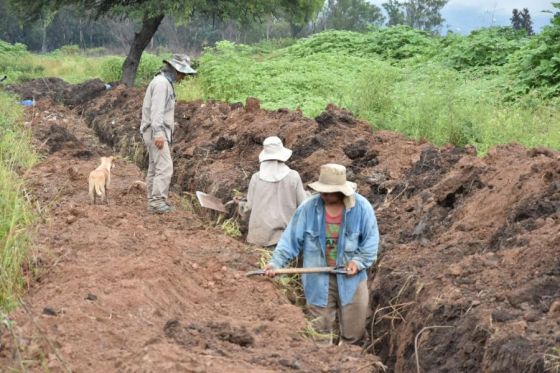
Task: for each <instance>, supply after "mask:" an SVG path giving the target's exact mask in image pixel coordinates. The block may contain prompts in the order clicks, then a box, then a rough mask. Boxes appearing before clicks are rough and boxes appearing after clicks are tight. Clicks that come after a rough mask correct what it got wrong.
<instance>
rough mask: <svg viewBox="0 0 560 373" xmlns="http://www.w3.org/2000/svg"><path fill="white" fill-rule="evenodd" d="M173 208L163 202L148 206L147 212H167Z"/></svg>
mask: <svg viewBox="0 0 560 373" xmlns="http://www.w3.org/2000/svg"><path fill="white" fill-rule="evenodd" d="M174 210H175V209H174V208H173V207H171V206H169V205H168V204H163V205H159V206H151V205H150V206H148V212H150V213H152V214H167V213H168V212H172V211H174Z"/></svg>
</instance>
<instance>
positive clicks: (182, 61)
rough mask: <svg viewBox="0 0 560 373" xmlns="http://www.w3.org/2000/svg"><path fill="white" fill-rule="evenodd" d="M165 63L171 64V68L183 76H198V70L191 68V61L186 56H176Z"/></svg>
mask: <svg viewBox="0 0 560 373" xmlns="http://www.w3.org/2000/svg"><path fill="white" fill-rule="evenodd" d="M163 62H165V63H168V64H170V65H171V67H173V68H174V69H175V70H177V72H180V73H182V74H196V70H195V69H193V68H192V67H191V66H190V63H191V59H190V58H189V56H187V55H186V54H174V55H173V58H171V59H169V60H163Z"/></svg>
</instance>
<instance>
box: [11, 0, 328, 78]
mask: <svg viewBox="0 0 560 373" xmlns="http://www.w3.org/2000/svg"><path fill="white" fill-rule="evenodd" d="M9 1H10V3H11V5H12V6H13V8H14V9H16V11H17V12H18V13H19V14H20V15H22V16H23V17H25V18H26V19H27V20H37V19H41V18H42V17H43V16H44V14H50V13H49V12H55V11H58V10H60V9H62V8H64V7H65V6H72V7H76V8H78V9H81V10H82V11H83V12H85V14H87V16H88V17H89V18H94V19H95V18H98V17H101V16H110V17H114V18H115V17H116V18H119V17H120V18H125V17H128V18H132V19H136V20H139V21H141V27H140V30H139V31H137V32H135V33H134V38H133V40H132V42H131V44H130V50H129V53H128V56H127V58H126V59H125V61H124V63H123V75H122V76H123V82H125V83H126V84H128V85H132V84H133V82H134V78H135V75H136V71H137V69H138V66H139V63H140V58H141V55H142V52H143V51H144V49H145V48H146V46H147V45H148V43H149V42H150V40H151V39H152V37H153V36H154V34H155V32H156V31H157V29H158V27H159V26H160V24H161V22H162V20H163V18H164V15H165V14H172V15H173V16H174V17H175V19H177V20H183V21H185V22H188V21H189V20H190V19H191V18H192V17H193V16H194V15H196V14H199V15H203V16H204V17H206V18H208V19H211V20H212V22H213V23H214V22H216V21H223V20H235V21H238V22H240V23H242V24H249V23H250V22H254V21H262V18H263V17H264V16H265V15H270V14H274V13H275V12H278V11H279V10H280V9H283V10H285V14H288V15H291V16H292V17H293V19H294V21H293V22H294V24H296V23H297V22H302V21H301V19H305V17H306V16H311V15H312V14H313V12H315V11H317V10H318V1H317V0H297V1H296V2H294V1H288V0H272V1H268V0H246V1H242V2H239V1H234V0H188V1H176V0H98V1H95V2H94V3H92V2H91V1H89V0H55V1H51V2H46V1H44V0H25V1H23V0H9ZM302 14H303V15H302ZM296 15H297V16H298V17H300V16H301V19H298V18H297V17H296ZM43 30H44V34H46V26H45V27H43Z"/></svg>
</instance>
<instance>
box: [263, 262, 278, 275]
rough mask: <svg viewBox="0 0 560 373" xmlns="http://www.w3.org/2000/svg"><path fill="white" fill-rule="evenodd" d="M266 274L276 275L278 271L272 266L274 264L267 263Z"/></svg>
mask: <svg viewBox="0 0 560 373" xmlns="http://www.w3.org/2000/svg"><path fill="white" fill-rule="evenodd" d="M263 269H264V274H265V275H266V276H268V277H274V276H276V273H275V272H274V267H273V266H272V264H267V265H265V266H264V268H263Z"/></svg>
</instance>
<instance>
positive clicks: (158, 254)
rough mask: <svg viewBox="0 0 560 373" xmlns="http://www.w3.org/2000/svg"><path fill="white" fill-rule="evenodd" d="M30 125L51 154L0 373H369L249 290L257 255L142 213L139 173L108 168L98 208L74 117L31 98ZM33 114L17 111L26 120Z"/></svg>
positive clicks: (279, 300) (363, 361) (0, 349)
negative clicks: (29, 278) (25, 283)
mask: <svg viewBox="0 0 560 373" xmlns="http://www.w3.org/2000/svg"><path fill="white" fill-rule="evenodd" d="M36 114H37V116H36V117H34V118H31V117H29V119H28V120H29V122H32V123H31V125H32V127H33V130H34V133H35V136H36V139H37V142H38V144H42V147H43V148H45V150H46V151H47V152H48V151H51V153H50V154H49V155H48V156H47V157H46V158H45V159H44V160H43V161H42V162H41V163H40V164H39V165H37V166H36V167H35V168H34V169H33V170H32V171H31V173H30V174H29V183H30V185H31V186H32V188H33V191H34V193H35V194H36V196H37V198H38V202H39V203H40V204H41V205H42V206H48V207H49V208H50V209H51V211H52V213H51V215H50V216H48V217H47V218H46V220H45V221H43V222H41V223H40V224H39V226H38V231H37V233H36V235H35V239H34V245H35V248H36V250H37V252H38V253H39V256H38V260H37V261H38V263H40V266H39V278H38V279H37V282H36V283H33V284H32V286H31V288H30V291H29V294H28V295H27V296H25V297H24V299H23V302H24V306H23V307H22V308H20V309H18V310H17V311H15V312H14V313H13V314H12V315H11V317H12V319H13V320H14V322H15V325H14V327H13V332H14V334H15V335H16V339H15V340H14V339H13V338H12V337H11V336H10V335H9V333H8V331H7V329H2V334H0V336H1V337H2V338H1V339H0V341H1V343H0V366H3V367H4V368H6V369H11V368H14V369H20V368H21V366H24V367H25V368H28V369H29V370H31V371H41V370H43V369H47V370H50V371H75V372H87V371H91V372H110V371H143V372H151V371H153V372H156V371H157V372H160V371H189V372H223V371H225V370H227V371H230V372H264V371H287V370H293V369H299V370H301V371H308V372H317V371H325V372H327V371H343V370H349V369H353V370H354V369H359V368H363V369H364V370H365V369H369V370H367V371H371V370H372V369H373V365H372V364H373V363H374V361H375V358H374V357H373V356H372V355H361V349H360V348H358V347H340V348H336V347H333V348H328V349H319V348H317V347H315V346H314V345H313V343H312V342H310V341H309V340H308V339H306V338H304V337H303V336H302V332H303V330H304V329H305V326H306V322H305V319H304V316H303V313H302V311H301V310H300V309H299V308H298V307H296V306H293V305H291V304H290V303H289V302H288V301H287V299H286V297H285V296H284V295H283V294H281V292H280V291H279V290H278V288H277V287H275V286H274V284H273V283H272V282H271V281H268V280H266V279H260V280H252V279H251V280H249V279H246V278H245V277H244V276H243V272H244V271H246V270H248V269H250V268H253V267H254V266H255V265H256V263H257V261H258V253H256V252H255V251H254V250H252V249H251V248H249V247H247V246H245V245H243V244H241V243H240V242H239V241H236V240H234V239H230V238H228V237H227V236H225V235H224V234H223V232H222V231H221V230H219V229H217V228H212V227H207V224H206V223H204V222H203V221H201V220H200V219H199V218H196V217H195V216H193V215H192V214H191V213H190V212H189V211H187V210H186V209H184V208H182V207H181V203H180V200H178V199H177V198H174V200H173V202H174V204H175V205H176V206H178V207H179V208H178V210H177V211H176V212H174V213H173V214H170V215H167V216H154V215H150V214H148V213H147V212H146V211H145V202H144V192H143V190H142V189H141V188H137V187H135V181H137V180H141V179H142V173H141V172H140V170H139V169H138V168H137V167H136V166H135V165H134V164H132V163H130V162H128V161H125V160H119V161H117V164H116V168H115V169H114V171H113V179H112V186H111V189H110V204H109V205H108V206H91V205H89V203H88V197H87V175H88V173H89V172H90V171H91V170H92V169H93V168H95V167H96V165H97V162H98V155H99V154H106V153H108V149H107V148H105V147H103V146H101V145H99V144H98V143H97V140H96V137H95V135H94V134H93V132H92V131H91V130H89V129H88V128H87V126H86V125H85V124H84V123H83V121H82V119H81V118H80V117H79V116H77V115H76V114H75V113H73V112H71V111H69V110H67V109H65V108H63V107H60V106H56V105H53V104H52V103H49V102H43V103H41V104H40V105H39V107H38V108H37V111H36ZM31 115H32V112H31V111H30V112H29V116H31Z"/></svg>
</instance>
